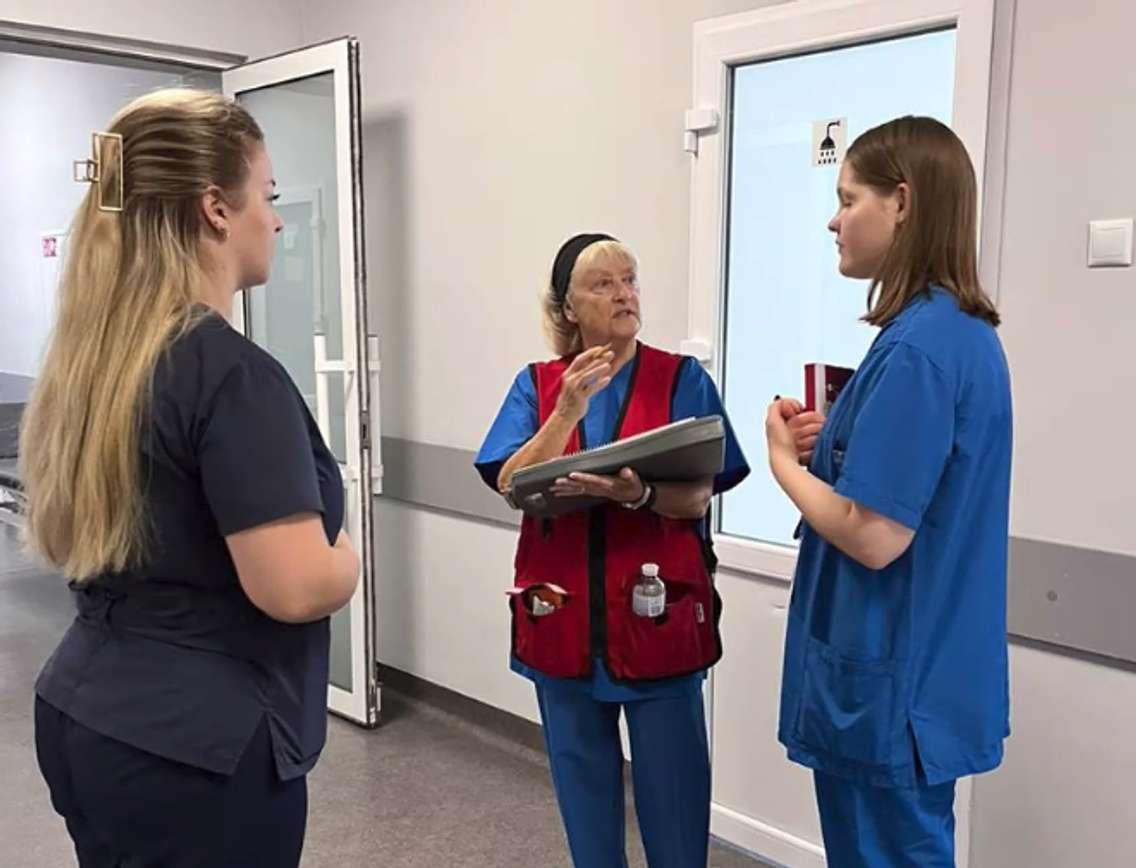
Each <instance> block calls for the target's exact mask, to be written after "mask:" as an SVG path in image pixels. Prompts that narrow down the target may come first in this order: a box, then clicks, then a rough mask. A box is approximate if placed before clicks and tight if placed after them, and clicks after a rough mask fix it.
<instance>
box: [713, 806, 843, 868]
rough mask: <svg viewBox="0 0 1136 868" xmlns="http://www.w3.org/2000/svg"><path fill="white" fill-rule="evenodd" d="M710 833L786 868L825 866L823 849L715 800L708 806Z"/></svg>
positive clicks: (820, 867)
mask: <svg viewBox="0 0 1136 868" xmlns="http://www.w3.org/2000/svg"><path fill="white" fill-rule="evenodd" d="M710 834H711V835H713V836H714V837H715V838H718V839H720V840H723V841H728V842H729V843H730V844H732V845H733V846H735V847H741V848H742V849H744V850H747V851H748V852H750V853H753V854H754V855H755V856H758V857H760V858H761V859H764V860H765V861H766V862H774V863H777V864H779V865H783V866H785V868H825V859H824V848H822V847H818V846H817V845H816V844H813V843H812V842H811V841H806V840H804V839H802V838H797V837H795V836H793V835H790V834H788V833H787V832H784V831H782V830H781V829H778V828H776V827H774V826H770V825H769V824H767V823H763V822H761V821H760V820H755V819H754V818H753V817H747V816H746V815H745V814H740V813H738V812H737V811H734V810H731V809H730V808H727V807H725V806H724V805H719V804H717V803H714V804H712V805H711V806H710Z"/></svg>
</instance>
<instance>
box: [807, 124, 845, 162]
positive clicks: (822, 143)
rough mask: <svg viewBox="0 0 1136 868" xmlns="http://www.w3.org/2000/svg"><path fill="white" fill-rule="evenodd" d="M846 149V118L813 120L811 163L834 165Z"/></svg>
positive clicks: (842, 157)
mask: <svg viewBox="0 0 1136 868" xmlns="http://www.w3.org/2000/svg"><path fill="white" fill-rule="evenodd" d="M847 150H848V118H825V119H824V120H821V121H813V165H814V166H835V165H836V164H837V163H839V162H840V161H841V160H843V159H844V152H845V151H847Z"/></svg>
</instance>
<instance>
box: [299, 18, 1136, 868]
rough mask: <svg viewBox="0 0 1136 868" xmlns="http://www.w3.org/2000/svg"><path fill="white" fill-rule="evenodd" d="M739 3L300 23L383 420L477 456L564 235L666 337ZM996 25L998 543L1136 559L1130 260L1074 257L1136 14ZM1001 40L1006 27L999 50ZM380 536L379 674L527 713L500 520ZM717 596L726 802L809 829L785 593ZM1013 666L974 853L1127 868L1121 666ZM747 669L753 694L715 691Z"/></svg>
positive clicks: (682, 295)
mask: <svg viewBox="0 0 1136 868" xmlns="http://www.w3.org/2000/svg"><path fill="white" fill-rule="evenodd" d="M757 5H760V4H759V3H756V2H744V0H742V2H735V3H727V2H715V3H711V2H686V3H680V2H665V3H663V2H650V0H627V2H620V3H602V2H599V0H577V2H559V3H557V2H551V0H548V2H539V3H527V4H520V3H512V2H507V0H486V2H483V3H478V4H474V3H462V2H449V3H446V2H441V0H433V2H410V0H403V2H390V3H386V4H383V5H382V6H381V7H379V8H377V9H376V8H372V7H371V6H369V5H368V4H365V3H362V2H357V0H342V2H340V0H333V2H330V3H328V4H326V5H325V6H324V7H323V8H322V9H321V15H320V18H319V20H318V21H316V20H314V19H313V20H312V21H310V22H309V28H310V29H309V31H308V32H307V33H306V35H307V36H308V37H309V38H311V39H317V38H322V37H327V36H332V35H335V34H338V33H340V32H345V31H351V32H354V33H356V34H357V35H359V36H360V37H361V39H362V42H363V62H364V72H365V76H364V84H363V94H364V103H365V112H366V116H365V119H364V124H365V135H366V145H367V153H366V158H367V169H368V174H367V184H368V198H367V204H368V209H369V210H368V220H369V231H368V239H369V254H370V273H371V289H372V316H373V318H374V320H375V324H376V325H377V326H378V328H379V331H380V333H381V335H382V339H383V355H384V359H385V365H384V381H383V390H384V391H383V398H384V407H383V422H384V427H385V433H387V434H388V435H392V434H393V435H395V436H399V437H407V438H411V439H416V440H420V441H426V442H431V443H438V444H443V445H448V446H456V447H462V448H470V449H472V448H474V447H476V445H477V444H478V442H479V440H480V438H481V436H482V434H483V433H484V430H485V428H486V426H487V424H488V421H489V419H490V417H491V415H492V413H493V411H494V410H495V408H496V407H497V405H498V403H499V401H500V398H501V396H502V394H503V392H504V390H505V388H506V386H507V384H508V382H509V380H510V378H511V377H512V376H513V375H514V374H515V372H516V370H517V369H518V368H519V366H520V365H522V364H523V363H524V362H526V361H528V360H530V359H531V358H533V357H537V356H540V355H542V354H543V352H544V350H543V347H542V344H541V342H540V339H539V336H538V332H537V328H536V323H537V315H536V305H535V295H536V292H537V290H538V288H539V282H540V279H541V277H542V275H544V273H545V272H546V270H547V268H548V265H549V259H550V257H551V255H552V253H553V252H554V250H555V247H556V245H557V244H558V242H559V241H560V240H561V239H562V238H563V237H564V236H566V235H568V234H569V233H571V232H574V231H577V230H580V229H591V228H599V229H605V230H607V231H610V232H613V233H614V234H617V235H620V236H622V237H624V238H625V239H627V240H628V241H629V242H630V243H631V244H632V245H633V246H634V247H635V248H636V249H637V250H638V251H639V253H640V255H641V258H642V260H643V262H642V265H643V276H644V288H645V302H644V303H645V308H646V314H647V317H646V318H647V329H646V337H647V338H648V339H650V340H652V341H654V342H656V343H659V344H661V345H663V346H670V347H673V346H676V345H677V342H678V341H679V340H680V339H681V338H682V337H683V336H684V332H685V322H686V274H687V252H688V251H687V219H688V213H689V212H688V198H687V197H688V193H689V190H688V163H687V159H688V158H687V157H686V155H685V154H683V152H682V151H681V149H680V148H679V138H680V135H679V129H680V117H681V111H682V109H683V108H685V107H686V103H687V100H688V99H689V89H690V66H691V64H690V24H691V22H692V21H693V20H694V19H695V18H701V17H707V16H711V15H716V14H720V13H726V12H732V11H738V10H741V9H745V8H752V7H754V6H757ZM1014 24H1015V31H1016V32H1015V34H1014V36H1015V43H1014V51H1015V54H1014V58H1013V64H1012V70H1011V72H1012V77H1011V81H1012V84H1011V90H1010V114H1009V132H1008V148H1009V152H1008V160H1007V166H1008V169H1007V174H1006V177H1005V179H1004V180H1005V184H1006V197H1007V198H1006V203H1005V215H1004V247H1003V261H1002V272H1001V279H1000V286H999V290H1000V298H1001V302H1002V305H1003V308H1004V311H1005V314H1006V321H1007V322H1006V326H1005V327H1004V330H1003V336H1004V340H1005V342H1006V345H1007V348H1008V351H1009V354H1010V357H1011V362H1012V365H1013V368H1014V372H1015V398H1016V401H1017V416H1018V431H1017V450H1018V461H1017V475H1016V480H1015V486H1016V487H1015V501H1016V503H1015V527H1014V531H1015V533H1017V534H1020V535H1023V536H1030V537H1037V538H1043V539H1050V540H1056V541H1068V542H1076V543H1077V544H1079V545H1087V546H1096V547H1100V548H1107V549H1112V550H1120V551H1134V549H1133V548H1132V539H1133V537H1132V535H1131V533H1125V531H1126V530H1127V528H1128V527H1130V526H1131V524H1132V520H1133V519H1134V518H1136V511H1134V509H1133V505H1132V501H1131V495H1130V492H1131V491H1132V490H1133V488H1134V487H1136V478H1134V477H1133V474H1134V472H1136V471H1134V470H1133V468H1132V465H1131V463H1130V462H1128V461H1127V457H1126V452H1125V450H1124V449H1123V448H1121V449H1120V455H1119V456H1117V457H1116V458H1113V457H1112V450H1113V449H1114V448H1115V447H1113V446H1111V442H1112V440H1111V438H1113V437H1115V433H1114V432H1125V431H1127V430H1128V429H1129V428H1130V427H1131V424H1132V422H1133V413H1134V412H1136V411H1134V410H1133V409H1132V403H1131V401H1125V400H1123V398H1121V399H1120V400H1118V399H1117V397H1116V396H1117V395H1122V396H1123V395H1127V393H1128V391H1130V381H1131V374H1130V365H1128V364H1127V363H1126V354H1125V348H1126V347H1127V345H1128V344H1129V343H1130V340H1127V338H1128V332H1129V331H1130V330H1131V326H1132V323H1133V322H1136V295H1134V294H1133V292H1132V288H1133V272H1132V271H1119V272H1110V273H1102V272H1092V273H1090V272H1088V271H1086V270H1085V269H1084V267H1083V258H1084V247H1085V223H1086V221H1087V220H1089V219H1091V218H1094V217H1111V216H1123V215H1128V214H1132V213H1133V212H1136V198H1134V193H1133V191H1134V185H1133V184H1132V183H1131V175H1132V173H1131V168H1130V160H1131V154H1130V151H1131V147H1130V146H1129V145H1128V144H1127V143H1129V142H1131V141H1133V140H1136V120H1134V119H1133V115H1132V112H1131V111H1130V108H1131V106H1132V104H1133V102H1134V100H1133V97H1134V96H1136V93H1134V88H1136V80H1134V79H1133V76H1132V74H1131V70H1130V67H1129V65H1128V63H1127V61H1126V59H1125V58H1127V56H1128V53H1129V52H1128V48H1129V45H1128V36H1129V34H1131V33H1132V32H1136V12H1134V11H1133V9H1132V8H1131V7H1130V5H1129V4H1128V3H1127V2H1126V0H1097V2H1095V3H1093V4H1068V3H1066V2H1058V0H1020V2H1019V3H1018V9H1017V12H1016V17H1015V22H1014ZM1009 45H1010V42H1009V38H1008V32H1003V33H1002V34H1001V37H1000V41H999V45H998V48H997V50H998V51H999V52H1002V53H1004V52H1006V51H1007V50H1008V49H1009ZM1094 94H1095V95H1094ZM463 358H464V359H467V360H468V361H463ZM1069 456H1073V457H1074V458H1075V459H1076V460H1066V459H1068V457H1069ZM1077 456H1083V457H1081V458H1079V459H1077V458H1076V457H1077ZM1090 462H1092V463H1091V464H1090ZM1105 467H1107V479H1106V477H1105V475H1104V474H1105V471H1104V470H1103V468H1105ZM758 472H760V468H759V469H758ZM1105 482H1107V484H1104V483H1105ZM1027 489H1028V491H1027ZM1027 493H1028V495H1029V498H1028V499H1027V497H1026V495H1027ZM379 534H380V546H382V547H383V550H384V551H385V552H387V555H386V556H385V557H384V560H383V561H382V562H381V564H380V574H381V584H382V588H381V591H380V606H381V607H382V609H383V611H382V613H381V615H380V618H381V623H382V625H383V630H384V633H383V635H382V636H381V638H380V651H381V656H382V657H383V659H384V661H385V662H388V663H391V664H393V665H396V666H399V667H401V668H405V669H408V670H409V671H411V672H414V673H416V674H418V675H420V676H422V677H424V678H427V679H430V680H432V681H435V682H438V683H441V684H444V685H446V686H448V687H451V688H453V689H455V690H458V691H460V692H462V693H465V694H467V695H470V696H474V697H476V698H479V699H482V700H483V701H486V702H489V703H491V704H494V705H497V706H499V707H502V708H505V709H507V710H510V711H514V712H516V713H520V714H524V715H526V716H528V717H530V718H532V717H535V709H534V707H533V703H532V701H531V698H530V696H529V694H528V692H527V689H526V686H525V685H524V683H523V682H520V681H519V680H518V679H516V678H515V677H513V676H511V675H510V674H509V673H508V672H507V671H506V667H505V658H506V654H507V648H508V634H507V620H506V613H505V609H504V605H503V603H502V595H501V591H502V589H503V588H504V587H505V586H506V585H507V584H508V583H509V581H510V572H511V568H510V564H511V556H512V547H513V544H514V540H515V536H514V534H513V533H512V532H511V531H507V530H503V529H499V528H494V527H489V526H485V525H481V524H477V523H472V522H467V521H463V520H461V519H458V518H454V517H449V516H440V515H437V514H433V513H427V512H423V511H419V510H413V509H410V508H407V507H404V506H399V505H397V504H391V503H383V504H382V506H381V509H380V521H379ZM384 541H385V543H386V544H385V546H384ZM743 583H744V584H743ZM723 589H724V590H726V591H727V592H728V594H727V596H728V598H729V600H728V605H729V606H730V610H729V614H728V615H727V618H728V621H727V624H726V627H727V630H728V631H729V632H728V635H727V641H728V642H729V643H731V644H730V647H731V652H730V655H731V656H730V657H729V658H728V659H727V660H726V661H725V662H724V663H723V664H722V667H721V669H720V670H719V678H718V688H719V692H718V695H717V696H716V704H717V712H718V713H717V720H716V736H717V746H718V749H719V751H720V754H719V756H721V752H722V751H731V752H733V753H734V754H735V755H736V756H738V757H739V758H738V759H737V760H736V763H737V765H736V766H735V767H733V768H731V769H729V770H728V771H722V772H721V773H720V774H719V776H718V782H717V784H716V790H715V795H716V798H718V799H719V800H721V801H722V802H723V803H725V804H726V805H728V806H730V807H736V808H737V810H739V811H740V812H743V813H745V814H746V815H747V816H750V817H755V818H757V819H759V820H762V821H766V822H768V823H769V824H770V825H771V826H774V827H776V828H777V829H779V830H781V831H783V832H784V833H785V834H787V835H797V836H799V837H802V838H804V839H805V840H809V839H813V836H814V834H815V825H814V824H815V817H814V816H813V815H812V814H810V811H811V810H812V808H811V804H810V803H809V800H808V792H807V779H806V778H805V777H804V776H803V775H802V773H801V772H800V771H799V770H797V769H794V768H792V767H791V766H788V765H787V764H786V763H784V761H783V760H781V758H780V755H779V753H778V748H777V747H776V745H775V744H774V743H773V738H774V734H773V726H772V722H773V714H774V711H775V703H776V695H777V689H776V678H777V661H776V655H777V654H778V653H779V652H778V646H779V643H778V642H777V641H776V638H775V631H776V628H775V626H774V625H775V622H776V618H777V617H778V615H777V611H778V610H777V606H778V605H780V604H781V603H782V602H783V600H782V598H783V596H784V595H783V593H779V590H778V589H777V588H776V587H775V586H766V585H764V584H762V583H761V582H760V581H757V580H752V579H742V578H737V577H731V576H724V577H723ZM747 626H748V627H749V628H750V630H751V631H752V632H747V629H746V628H747ZM1011 665H1012V677H1013V691H1014V725H1015V734H1014V736H1013V737H1012V738H1011V740H1010V742H1009V743H1008V754H1007V760H1006V763H1005V765H1004V767H1003V768H1002V769H1001V770H999V771H998V772H996V773H994V774H991V775H987V776H984V777H982V778H980V779H979V780H978V781H977V782H976V784H975V796H974V804H975V812H974V815H973V816H972V818H971V822H972V828H973V838H972V856H973V858H972V861H971V865H973V866H976V868H1020V866H1023V865H1030V866H1031V868H1047V866H1052V868H1057V866H1062V868H1064V866H1067V865H1093V866H1104V868H1108V866H1120V865H1124V864H1128V862H1129V861H1130V858H1129V854H1131V853H1132V852H1134V851H1136V815H1134V809H1133V807H1132V804H1133V803H1132V800H1131V795H1130V792H1129V789H1130V788H1129V787H1128V786H1127V784H1128V782H1129V781H1131V780H1132V776H1133V772H1134V771H1136V768H1134V764H1136V742H1134V740H1133V739H1132V737H1131V733H1132V731H1133V725H1132V724H1133V715H1134V711H1133V709H1134V705H1136V681H1134V678H1136V676H1134V675H1133V674H1132V673H1131V672H1129V671H1126V670H1123V669H1120V668H1116V667H1110V666H1102V665H1100V664H1099V663H1096V662H1091V661H1086V660H1080V659H1072V658H1070V657H1068V656H1065V655H1062V654H1059V653H1054V652H1050V651H1045V650H1038V649H1034V648H1027V647H1021V646H1016V647H1015V648H1014V649H1013V651H1012V655H1011ZM747 679H748V680H749V683H750V684H751V685H752V690H751V692H750V694H749V695H748V696H747V695H745V694H744V693H743V692H741V689H740V688H734V692H732V693H728V694H727V693H725V692H723V689H724V688H723V686H722V683H723V682H727V681H728V682H731V683H733V684H735V685H739V684H740V685H741V687H743V688H744V687H745V685H746V682H747Z"/></svg>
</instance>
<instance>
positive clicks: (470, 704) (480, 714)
mask: <svg viewBox="0 0 1136 868" xmlns="http://www.w3.org/2000/svg"><path fill="white" fill-rule="evenodd" d="M379 679H380V682H381V684H382V686H384V687H390V688H391V689H392V690H394V691H395V692H396V693H400V694H402V695H403V696H405V697H407V698H408V699H414V700H417V701H419V702H423V703H425V704H427V705H431V706H433V707H434V708H437V709H439V710H441V711H444V712H445V713H447V714H452V715H453V716H454V717H457V718H460V719H461V720H463V721H465V722H466V723H469V724H472V725H473V726H477V727H481V728H482V729H485V730H488V731H489V732H492V733H493V734H494V735H495V736H500V737H502V738H504V739H506V740H507V741H511V742H513V743H515V744H518V745H520V746H521V747H524V748H528V749H530V750H535V751H538V752H540V753H542V754H543V753H544V752H545V746H544V734H543V732H542V731H541V728H540V724H537V723H533V722H532V721H531V720H526V719H525V718H523V717H519V716H518V715H516V714H512V713H511V712H508V711H503V710H502V709H500V708H495V707H494V706H492V705H487V704H486V703H484V702H481V701H479V700H477V699H471V698H470V697H468V696H465V695H463V694H461V693H458V692H457V691H455V690H450V689H449V688H448V687H442V686H441V685H438V684H434V683H433V682H432V681H426V680H425V679H423V678H419V677H418V676H417V675H413V674H411V673H409V672H404V671H403V670H401V669H395V668H394V667H393V666H387V665H385V664H380V665H379Z"/></svg>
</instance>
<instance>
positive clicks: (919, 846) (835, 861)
mask: <svg viewBox="0 0 1136 868" xmlns="http://www.w3.org/2000/svg"><path fill="white" fill-rule="evenodd" d="M813 777H814V783H815V784H816V795H817V807H818V808H819V809H820V825H821V830H822V832H823V833H824V850H825V854H826V856H827V858H828V866H829V868H954V864H955V812H954V807H955V782H954V781H948V782H947V783H945V784H938V785H936V786H927V785H926V784H920V785H917V786H915V787H912V788H910V789H902V788H896V789H888V788H885V787H869V786H864V785H861V784H856V783H852V782H851V781H848V780H845V779H843V778H839V777H835V776H833V775H827V774H824V773H823V772H814V773H813Z"/></svg>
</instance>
